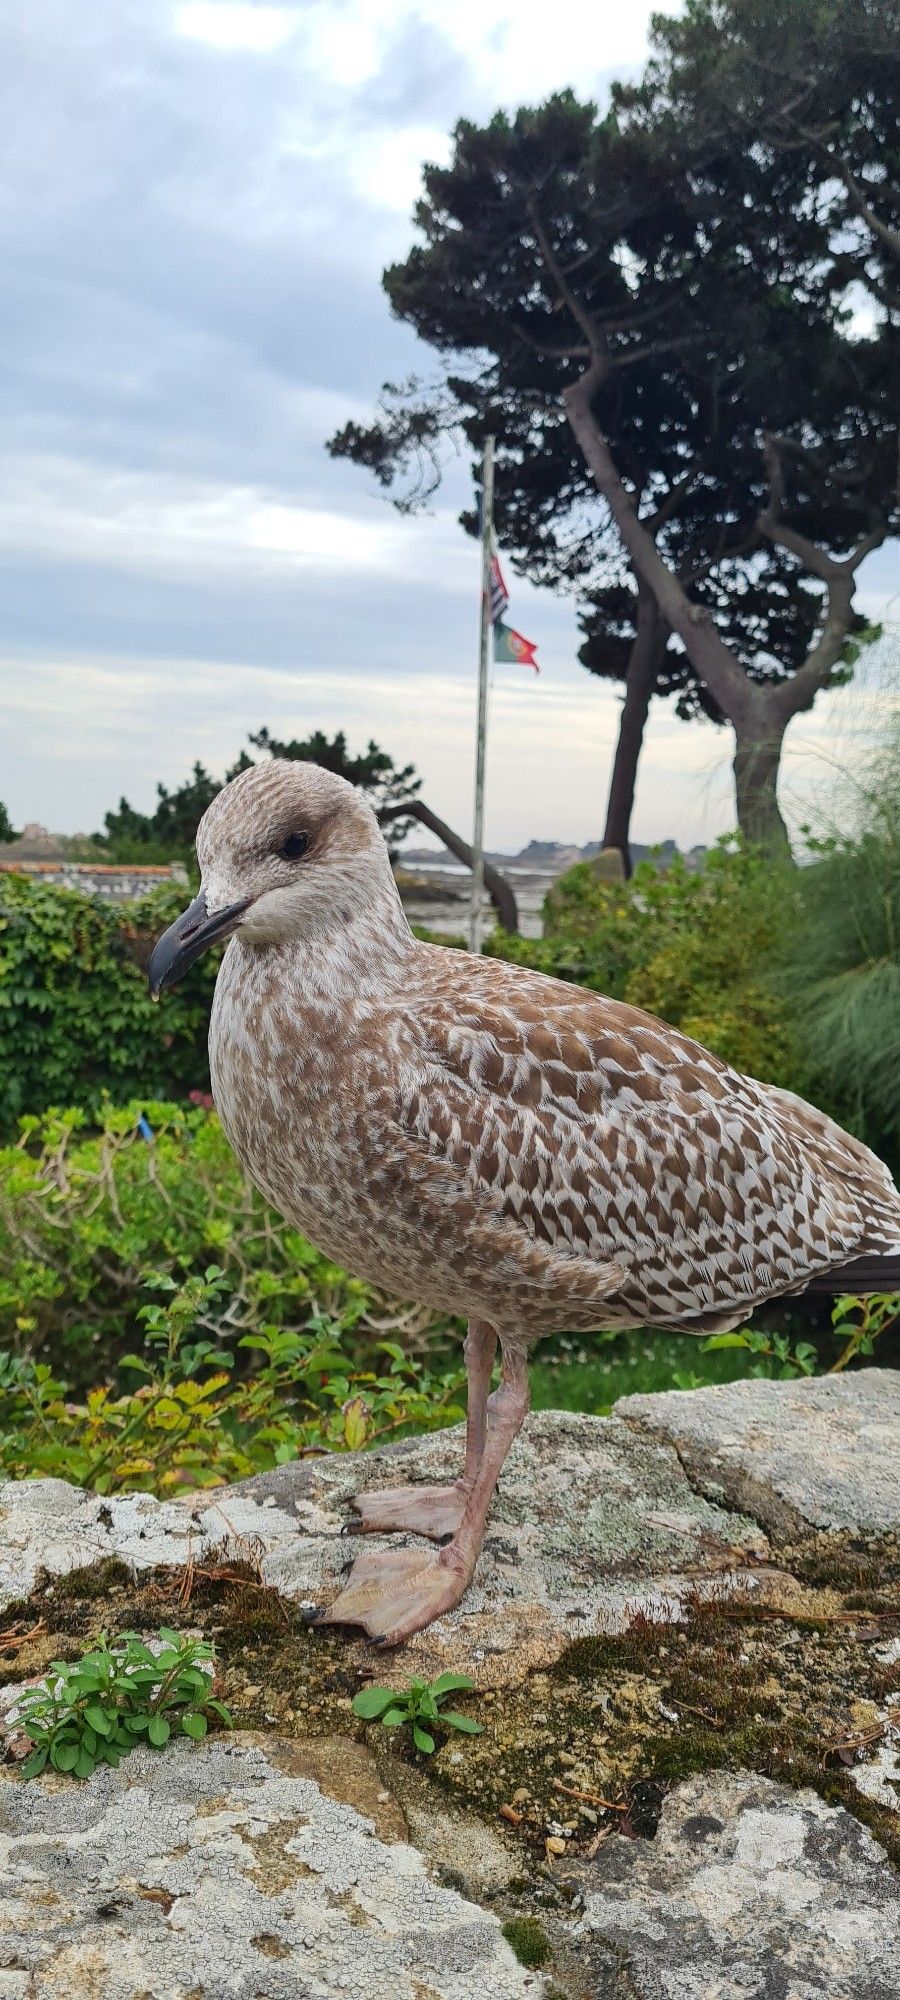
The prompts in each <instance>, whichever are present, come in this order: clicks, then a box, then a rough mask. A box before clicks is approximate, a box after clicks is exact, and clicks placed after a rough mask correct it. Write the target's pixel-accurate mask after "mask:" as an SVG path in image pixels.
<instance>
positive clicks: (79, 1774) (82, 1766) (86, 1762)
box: [72, 1745, 97, 1778]
mask: <svg viewBox="0 0 900 2000" xmlns="http://www.w3.org/2000/svg"><path fill="white" fill-rule="evenodd" d="M96 1768H97V1760H96V1758H95V1757H93V1756H92V1755H91V1752H90V1751H89V1750H88V1749H87V1748H86V1746H84V1745H82V1748H81V1749H80V1750H79V1752H78V1755H77V1757H76V1759H75V1762H74V1764H73V1766H72V1769H73V1771H74V1773H75V1776H76V1778H89V1777H90V1776H91V1775H92V1773H93V1772H94V1771H95V1770H96Z"/></svg>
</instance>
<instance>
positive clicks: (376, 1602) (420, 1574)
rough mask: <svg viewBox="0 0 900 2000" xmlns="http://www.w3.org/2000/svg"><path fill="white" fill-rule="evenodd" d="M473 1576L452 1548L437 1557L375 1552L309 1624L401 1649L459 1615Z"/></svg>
mask: <svg viewBox="0 0 900 2000" xmlns="http://www.w3.org/2000/svg"><path fill="white" fill-rule="evenodd" d="M473 1567H474V1565H473ZM471 1576H472V1570H471V1568H468V1567H467V1566H466V1565H465V1564H464V1563H463V1562H462V1560H461V1559H460V1557H459V1556H458V1555H457V1554H456V1552H455V1550H453V1549H452V1548H450V1547H447V1548H445V1549H440V1550H439V1551H438V1553H437V1554H436V1555H435V1554H431V1553H430V1552H428V1551H426V1550H424V1549H388V1550H384V1551H379V1552H378V1553H376V1552H375V1551H374V1550H373V1551H372V1553H371V1554H369V1555H363V1556H357V1558H356V1561H355V1563H354V1564H353V1568H352V1570H351V1571H350V1575H349V1577H348V1578H347V1582H346V1583H345V1585H344V1588H343V1590H342V1591H340V1592H339V1594H338V1596H337V1597H336V1598H335V1600H334V1603H333V1604H329V1605H328V1607H327V1608H326V1609H325V1610H323V1611H314V1612H311V1613H310V1614H309V1615H308V1620H307V1622H308V1623H309V1624H315V1625H360V1626H361V1627H362V1629H363V1631H364V1632H366V1633H367V1634H368V1636H369V1638H370V1639H371V1640H373V1641H374V1643H375V1644H376V1645H378V1646H399V1645H401V1644H402V1642H403V1640H404V1639H411V1638H412V1635H413V1633H414V1632H421V1631H423V1630H424V1628H425V1626H426V1625H430V1624H432V1622H433V1620H434V1619H435V1618H440V1617H442V1616H443V1614H444V1612H445V1611H452V1610H454V1608H455V1606H456V1605H457V1604H459V1602H460V1599H461V1598H462V1597H463V1596H464V1594H465V1592H466V1590H467V1588H468V1585H469V1583H470V1581H471Z"/></svg>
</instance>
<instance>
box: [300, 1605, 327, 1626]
mask: <svg viewBox="0 0 900 2000" xmlns="http://www.w3.org/2000/svg"><path fill="white" fill-rule="evenodd" d="M325 1610H326V1607H325V1605H324V1604H314V1605H313V1606H312V1609H311V1610H309V1611H301V1613H300V1616H301V1618H302V1620H303V1623H304V1625H318V1623H319V1619H320V1618H324V1616H325Z"/></svg>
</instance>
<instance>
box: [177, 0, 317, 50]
mask: <svg viewBox="0 0 900 2000" xmlns="http://www.w3.org/2000/svg"><path fill="white" fill-rule="evenodd" d="M299 21H300V10H299V8H297V7H266V6H259V7H257V6H254V5H252V4H250V5H245V4H241V0H188V4H187V5H186V6H184V7H177V8H176V10H175V15H174V23H173V25H174V27H175V31H176V33H177V34H179V35H184V36H185V38H186V40H188V41H195V42H205V43H207V45H208V47H209V48H212V49H222V50H223V51H225V52H227V53H228V54H234V53H236V52H237V51H240V52H241V53H242V54H247V53H251V54H253V55H266V56H270V55H274V53H275V51H276V49H281V48H283V47H284V44H285V42H288V41H290V39H291V36H292V35H294V34H296V32H297V28H298V25H299Z"/></svg>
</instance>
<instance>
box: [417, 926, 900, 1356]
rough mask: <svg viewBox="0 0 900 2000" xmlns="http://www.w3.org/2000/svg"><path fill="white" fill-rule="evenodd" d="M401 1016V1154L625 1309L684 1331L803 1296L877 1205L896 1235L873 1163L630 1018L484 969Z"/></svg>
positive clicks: (893, 1209)
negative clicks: (564, 1261)
mask: <svg viewBox="0 0 900 2000" xmlns="http://www.w3.org/2000/svg"><path fill="white" fill-rule="evenodd" d="M498 975H500V976H498ZM411 1015H412V1021H413V1034H414V1039H415V1043H416V1047H415V1051H414V1060H411V1061H410V1063H409V1067H408V1070H407V1072H406V1075H405V1079H404V1083H403V1086H402V1087H401V1101H400V1103H399V1105H398V1117H399V1120H400V1122H401V1124H402V1126H403V1127H404V1129H405V1131H406V1132H407V1134H408V1135H409V1136H410V1137H411V1138H412V1139H413V1140H414V1141H415V1143H416V1145H417V1146H418V1148H420V1149H421V1150H422V1151H423V1152H427V1153H428V1154H429V1155H431V1156H432V1157H433V1158H434V1157H440V1158H442V1159H443V1160H444V1161H445V1162H448V1163H450V1164H451V1165H452V1166H453V1167H454V1169H455V1170H456V1171H457V1172H458V1173H459V1174H460V1175H461V1176H463V1177H464V1178H465V1180H466V1181H468V1183H469V1184H470V1186H472V1187H473V1189H477V1190H478V1193H479V1195H480V1196H481V1197H482V1198H487V1197H490V1199H491V1202H492V1204H493V1205H494V1206H495V1207H496V1208H497V1209H498V1210H499V1211H500V1212H501V1213H502V1214H503V1215H504V1216H505V1217H506V1218H507V1219H508V1220H509V1222H510V1223H512V1224H513V1225H514V1227H515V1229H516V1230H517V1232H518V1233H519V1235H520V1237H521V1238H523V1239H524V1238H527V1239H529V1240H530V1241H531V1242H537V1243H540V1242H543V1243H546V1244H547V1245H548V1246H550V1247H552V1248H553V1249H554V1250H555V1251H556V1252H559V1253H562V1254H564V1255H565V1256H566V1257H567V1258H568V1259H571V1260H573V1261H576V1262H577V1261H578V1260H582V1261H587V1262H589V1263H591V1264H595V1265H597V1266H603V1267H605V1268H607V1269H608V1267H610V1266H615V1265H618V1266H619V1267H620V1268H624V1270H625V1272H626V1273H627V1283H626V1287H625V1289H626V1292H627V1293H628V1294H629V1295H633V1297H634V1300H635V1304H636V1306H638V1305H640V1303H641V1302H642V1301H643V1302H645V1303H646V1304H647V1305H648V1306H650V1305H654V1306H657V1305H658V1308H659V1312H661V1313H662V1315H663V1316H664V1317H665V1318H670V1319H671V1320H672V1321H673V1322H680V1321H683V1320H685V1319H687V1320H690V1319H692V1318H696V1319H699V1318H701V1317H702V1316H704V1315H710V1314H712V1315H715V1314H716V1313H720V1312H721V1311H722V1310H723V1306H724V1307H725V1308H726V1309H727V1307H728V1305H729V1304H730V1303H735V1304H736V1305H737V1307H738V1308H739V1307H740V1305H741V1303H742V1302H746V1303H747V1305H750V1304H751V1303H752V1302H753V1301H754V1300H757V1299H760V1298H763V1297H766V1296H774V1295H777V1294H779V1293H782V1292H787V1291H789V1290H791V1289H795V1290H796V1289H799V1288H801V1287H802V1285H803V1284H804V1282H806V1281H807V1279H808V1278H809V1277H810V1276H812V1275H813V1274H814V1273H815V1272H817V1271H823V1270H826V1269H827V1268H828V1266H829V1265H830V1264H836V1263H838V1262H840V1261H842V1260H844V1259H845V1258H847V1257H849V1256H850V1255H851V1254H852V1253H853V1251H854V1250H855V1249H856V1248H857V1247H858V1246H859V1245H860V1244H861V1243H862V1242H864V1241H865V1240H866V1230H867V1227H868V1226H869V1224H870V1223H871V1219H872V1216H873V1214H874V1212H875V1211H876V1209H878V1206H879V1203H880V1204H881V1206H882V1208H884V1209H885V1212H886V1213H888V1214H889V1219H890V1213H892V1215H893V1224H892V1226H893V1233H894V1238H895V1240H896V1238H897V1237H898V1235H900V1198H898V1197H897V1194H896V1191H893V1201H892V1204H891V1199H890V1197H889V1196H888V1194H887V1186H889V1185H890V1184H889V1181H888V1177H887V1175H886V1171H885V1170H884V1169H882V1168H881V1166H880V1162H876V1161H875V1160H874V1158H873V1156H872V1155H870V1154H869V1153H868V1152H867V1150H866V1149H865V1148H864V1147H862V1146H860V1145H859V1144H858V1142H856V1141H853V1140H850V1139H849V1138H847V1137H846V1135H844V1134H842V1133H841V1132H840V1129H839V1128H838V1127H837V1126H833V1125H832V1124H831V1123H830V1121H828V1120H825V1119H823V1118H822V1116H821V1114H819V1113H816V1112H814V1111H813V1110H812V1108H811V1107H807V1106H805V1105H803V1103H802V1101H801V1100H800V1099H797V1098H792V1097H791V1096H790V1094H789V1093H786V1092H780V1091H776V1090H769V1089H768V1088H767V1087H766V1086H765V1085H764V1084H760V1083H757V1082H755V1081H754V1079H752V1078H749V1077H744V1076H741V1075H740V1074H739V1073H738V1072H737V1071H735V1070H732V1069H730V1068H729V1067H728V1065H727V1064H725V1063H723V1062H720V1061H719V1060H718V1058H717V1057H715V1056H713V1055H711V1054H709V1053H708V1051H706V1050H705V1049H702V1048H700V1047H699V1045H698V1044H697V1043H695V1042H692V1041H690V1040H689V1038H688V1037H687V1036H684V1035H681V1034H680V1033H679V1032H678V1031H677V1030H675V1029H672V1028H670V1027H668V1026H667V1025H666V1024H665V1023H664V1022H661V1021H657V1020H654V1019H653V1017H652V1016H650V1015H646V1014H643V1013H641V1012H639V1011H638V1010H637V1009H635V1008H630V1007H625V1006H623V1005H621V1004H620V1003H618V1002H614V1001H608V1000H605V999H603V998H601V997H600V996H599V995H594V994H590V993H587V992H584V991H583V990H581V989H579V988H574V987H569V986H565V985H563V984H562V983H561V982H560V981H557V980H552V979H547V978H544V977H542V976H541V975H534V974H530V973H527V972H526V973H523V972H522V971H521V970H520V969H519V968H512V967H509V966H505V965H500V964H498V963H497V961H481V962H480V964H479V966H478V968H477V971H476V972H475V973H474V976H473V977H472V979H471V981H470V982H469V981H467V987H466V991H465V993H464V994H462V993H461V991H460V988H459V983H458V982H456V983H455V984H454V987H453V990H452V995H451V994H450V993H449V992H446V993H444V994H442V993H441V991H440V990H438V991H437V992H435V993H432V994H431V995H429V996H427V997H426V998H424V999H423V1000H422V1001H421V1002H420V1003H419V1004H418V1005H417V1006H416V1007H415V1008H414V1009H413V1010H409V1009H407V1020H410V1018H411ZM807 1113H808V1116H806V1114H807ZM607 1290H608V1287H607ZM657 1316H658V1315H657Z"/></svg>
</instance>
